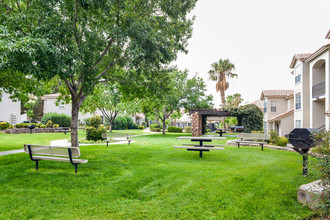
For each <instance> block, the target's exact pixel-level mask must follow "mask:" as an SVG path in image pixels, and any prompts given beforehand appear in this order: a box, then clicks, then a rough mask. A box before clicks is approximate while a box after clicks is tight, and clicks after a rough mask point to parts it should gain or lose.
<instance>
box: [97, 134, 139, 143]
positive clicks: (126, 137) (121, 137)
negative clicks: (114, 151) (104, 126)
mask: <svg viewBox="0 0 330 220" xmlns="http://www.w3.org/2000/svg"><path fill="white" fill-rule="evenodd" d="M131 137H132V135H131V134H129V133H103V134H102V138H103V139H104V140H105V141H106V142H107V146H109V142H110V141H127V142H128V145H131V142H132V141H133V140H132V139H130V138H131Z"/></svg>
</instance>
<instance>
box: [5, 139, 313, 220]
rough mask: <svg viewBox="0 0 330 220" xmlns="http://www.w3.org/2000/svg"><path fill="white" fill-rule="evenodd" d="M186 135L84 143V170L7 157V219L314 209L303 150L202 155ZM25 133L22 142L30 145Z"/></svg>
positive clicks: (297, 213) (285, 214) (217, 215)
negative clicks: (303, 191)
mask: <svg viewBox="0 0 330 220" xmlns="http://www.w3.org/2000/svg"><path fill="white" fill-rule="evenodd" d="M58 135H59V137H60V138H62V137H63V136H64V134H63V135H61V134H58ZM178 135H182V134H167V135H165V136H163V135H161V134H154V135H148V136H140V137H135V138H134V140H135V141H136V142H135V143H132V144H131V145H130V146H128V145H127V144H121V145H119V144H118V145H111V146H109V147H106V146H103V145H97V146H96V145H95V146H81V153H82V156H81V158H83V159H88V160H89V162H88V163H87V164H82V165H80V166H79V168H78V173H77V174H75V173H74V166H72V165H71V164H69V163H61V162H51V161H41V162H40V165H39V171H35V163H34V162H32V161H31V160H30V159H29V157H28V155H27V154H25V153H20V154H15V155H7V156H0V185H1V187H0V201H1V202H0V219H27V218H33V219H302V218H306V217H309V216H311V215H312V214H313V212H312V211H310V210H309V209H308V208H307V207H304V206H302V205H301V204H299V203H298V202H297V199H296V197H297V188H298V187H299V185H301V184H305V183H308V182H311V181H313V180H315V179H316V176H315V175H314V174H311V175H310V176H308V177H303V176H302V175H301V172H302V168H301V156H300V155H299V154H297V153H294V152H287V151H278V150H272V149H267V148H266V149H264V151H261V150H260V148H259V147H258V148H254V147H241V148H240V149H238V148H237V147H233V146H228V147H225V150H223V151H211V152H206V153H204V156H203V158H199V156H198V154H199V153H198V152H192V151H186V150H184V149H175V148H173V146H174V145H178V144H180V143H187V140H178V139H176V137H177V136H178ZM2 137H4V135H2V136H0V138H1V139H2ZM21 137H24V136H20V135H17V138H16V142H17V143H19V144H21V143H25V142H24V141H23V140H20V139H21ZM43 138H44V137H43ZM51 138H54V136H53V135H52V136H51ZM35 140H37V138H36V139H35ZM42 141H44V142H46V138H45V139H43V140H40V142H42ZM224 142H225V141H222V140H221V141H216V142H215V143H217V144H223V143H224ZM0 146H2V144H0Z"/></svg>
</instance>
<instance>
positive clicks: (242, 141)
mask: <svg viewBox="0 0 330 220" xmlns="http://www.w3.org/2000/svg"><path fill="white" fill-rule="evenodd" d="M235 142H236V143H243V144H244V143H246V144H267V142H261V141H246V140H236V141H235Z"/></svg>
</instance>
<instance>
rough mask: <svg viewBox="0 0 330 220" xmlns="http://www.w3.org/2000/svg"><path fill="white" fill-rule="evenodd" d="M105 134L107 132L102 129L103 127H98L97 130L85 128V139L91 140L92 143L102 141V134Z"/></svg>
mask: <svg viewBox="0 0 330 220" xmlns="http://www.w3.org/2000/svg"><path fill="white" fill-rule="evenodd" d="M106 132H107V130H106V128H105V127H104V125H100V126H99V127H98V128H94V127H87V128H86V139H87V140H93V141H98V140H102V134H103V133H106Z"/></svg>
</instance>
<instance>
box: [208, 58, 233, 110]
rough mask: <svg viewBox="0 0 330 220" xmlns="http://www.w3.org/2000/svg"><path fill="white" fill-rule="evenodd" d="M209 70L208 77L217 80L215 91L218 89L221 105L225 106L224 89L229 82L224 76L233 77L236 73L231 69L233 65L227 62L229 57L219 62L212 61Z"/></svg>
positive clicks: (227, 86)
mask: <svg viewBox="0 0 330 220" xmlns="http://www.w3.org/2000/svg"><path fill="white" fill-rule="evenodd" d="M211 68H212V69H211V70H210V71H209V75H210V79H211V80H213V81H217V84H216V91H217V92H218V91H220V95H221V105H222V108H225V107H226V99H225V91H226V90H227V89H228V88H229V82H227V79H226V77H228V78H234V77H237V74H235V73H232V72H231V71H232V70H234V69H235V65H234V64H232V63H230V62H229V59H225V60H222V59H220V60H219V62H214V63H212V65H211Z"/></svg>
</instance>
